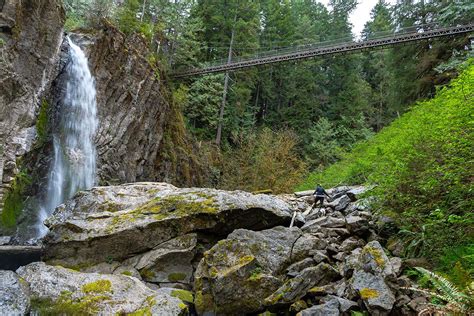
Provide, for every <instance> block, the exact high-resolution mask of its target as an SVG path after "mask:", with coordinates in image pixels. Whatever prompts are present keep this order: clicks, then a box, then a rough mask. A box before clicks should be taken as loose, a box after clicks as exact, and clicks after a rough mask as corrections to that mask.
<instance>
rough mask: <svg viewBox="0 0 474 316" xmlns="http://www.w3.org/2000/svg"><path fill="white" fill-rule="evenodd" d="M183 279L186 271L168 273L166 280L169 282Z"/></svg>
mask: <svg viewBox="0 0 474 316" xmlns="http://www.w3.org/2000/svg"><path fill="white" fill-rule="evenodd" d="M184 279H186V273H179V272H175V273H170V274H168V280H169V281H170V282H179V281H183V280H184Z"/></svg>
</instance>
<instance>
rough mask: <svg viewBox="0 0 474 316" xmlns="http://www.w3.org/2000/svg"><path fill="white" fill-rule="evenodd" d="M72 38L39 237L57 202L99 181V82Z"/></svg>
mask: <svg viewBox="0 0 474 316" xmlns="http://www.w3.org/2000/svg"><path fill="white" fill-rule="evenodd" d="M68 41H69V47H70V49H69V58H70V59H69V62H68V66H67V78H68V79H67V83H66V95H65V98H64V102H63V104H62V108H61V109H60V125H59V128H58V129H57V131H56V132H55V133H54V135H53V145H54V157H53V162H52V165H51V166H50V173H49V178H48V187H47V190H46V198H45V200H44V202H43V205H42V206H41V207H40V211H39V216H38V224H37V232H38V237H43V236H44V235H45V234H46V233H47V231H48V230H47V228H46V226H44V224H43V221H44V220H45V219H46V218H47V217H48V216H49V215H51V213H52V212H53V211H54V209H55V207H56V206H58V205H59V204H61V203H63V202H64V201H65V200H67V199H69V198H71V197H72V196H73V195H74V194H75V193H76V192H77V191H79V190H83V189H90V188H91V187H92V186H94V184H95V175H96V149H95V145H94V142H93V138H94V135H95V132H96V130H97V125H98V119H97V106H96V99H95V97H96V90H95V83H94V78H93V77H92V75H91V73H90V71H89V66H88V64H87V58H86V56H85V54H84V52H83V51H82V50H81V49H80V48H79V47H78V46H77V45H75V44H74V43H73V42H72V41H71V39H69V38H68Z"/></svg>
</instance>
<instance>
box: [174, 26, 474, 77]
mask: <svg viewBox="0 0 474 316" xmlns="http://www.w3.org/2000/svg"><path fill="white" fill-rule="evenodd" d="M407 30H408V31H407ZM407 30H402V31H400V30H399V31H398V32H396V33H391V34H390V35H385V34H384V35H382V36H377V37H372V38H370V39H368V40H363V41H353V40H346V41H340V40H339V41H332V42H319V43H315V44H310V45H301V46H295V47H289V48H285V49H279V50H272V51H268V52H259V53H257V54H255V55H253V56H250V57H240V58H237V59H233V60H231V61H230V62H229V61H227V60H219V61H216V62H214V63H212V64H209V65H207V66H204V67H202V68H192V69H186V70H183V71H177V72H175V73H173V74H172V76H173V77H174V78H183V77H190V76H197V75H203V74H210V73H218V72H226V71H232V70H238V69H243V68H248V67H254V66H258V65H266V64H274V63H279V62H285V61H290V60H300V59H307V58H312V57H316V56H323V55H334V54H341V53H346V52H352V51H361V50H366V49H373V48H377V47H379V48H383V47H388V46H392V45H396V44H403V43H409V42H414V41H420V40H426V39H431V38H437V37H446V36H454V35H460V34H466V33H470V32H473V31H474V23H471V24H467V25H457V26H450V27H437V28H431V29H424V28H420V27H417V28H416V30H413V27H411V28H410V29H407Z"/></svg>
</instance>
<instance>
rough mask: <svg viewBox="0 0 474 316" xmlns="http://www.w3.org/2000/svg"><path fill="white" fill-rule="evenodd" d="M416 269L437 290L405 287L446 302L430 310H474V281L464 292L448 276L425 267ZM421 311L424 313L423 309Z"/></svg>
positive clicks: (469, 311) (455, 312) (453, 311)
mask: <svg viewBox="0 0 474 316" xmlns="http://www.w3.org/2000/svg"><path fill="white" fill-rule="evenodd" d="M415 269H416V270H417V271H418V272H420V273H421V274H422V275H424V276H425V277H427V278H428V279H429V280H430V281H431V283H432V284H433V286H434V288H435V291H428V290H424V289H419V288H413V287H409V288H404V289H407V290H411V291H415V292H419V293H422V294H424V295H427V296H430V297H434V298H437V299H439V300H441V301H443V302H445V303H446V305H441V306H440V305H433V306H432V307H431V308H430V310H433V309H434V310H435V311H438V312H448V313H454V314H457V313H461V314H469V315H470V314H471V313H472V312H474V299H473V296H472V294H473V290H474V282H473V283H471V285H470V286H469V287H468V289H467V290H466V293H463V292H462V291H460V290H459V289H458V288H457V287H456V286H455V285H454V284H452V283H451V282H449V281H448V280H447V279H446V278H444V277H442V276H440V275H438V274H436V273H434V272H431V271H429V270H427V269H425V268H421V267H415ZM421 313H423V311H422V312H421ZM421 313H420V314H421Z"/></svg>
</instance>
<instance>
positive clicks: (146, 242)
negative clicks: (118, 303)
mask: <svg viewBox="0 0 474 316" xmlns="http://www.w3.org/2000/svg"><path fill="white" fill-rule="evenodd" d="M290 220H291V211H290V208H289V206H288V204H286V203H285V202H283V201H282V200H280V199H278V198H275V197H271V196H268V195H261V194H260V195H253V194H250V193H246V192H242V191H233V192H229V191H222V190H214V189H198V188H190V189H179V188H176V187H174V186H172V185H169V184H165V183H135V184H129V185H121V186H111V187H97V188H94V189H92V190H90V191H83V192H80V193H78V194H76V196H75V197H74V198H73V199H72V200H70V201H68V202H67V203H66V204H63V205H62V206H60V207H58V208H57V209H56V211H55V213H54V215H53V216H52V217H51V218H49V219H48V221H47V223H46V224H47V225H48V227H49V228H50V232H49V234H48V235H47V237H46V239H45V246H46V247H45V251H46V254H45V258H46V259H47V260H54V262H57V263H61V264H70V265H77V264H85V263H87V264H95V263H99V262H107V261H111V260H116V261H122V260H124V259H126V258H128V257H130V256H131V255H132V254H133V255H136V254H139V253H144V252H147V251H150V250H155V252H156V253H155V254H153V255H152V254H150V256H151V257H153V258H156V259H157V260H158V257H159V255H158V253H160V252H161V253H162V254H163V252H164V251H165V250H164V248H166V247H164V245H163V247H164V248H163V249H161V250H159V248H160V247H161V246H160V245H161V244H163V243H165V242H167V241H170V240H172V239H173V238H176V237H178V236H183V235H186V234H189V233H192V232H206V233H209V234H215V235H217V236H225V235H226V234H228V233H230V232H232V231H233V230H234V229H236V228H242V227H244V228H249V229H256V230H259V229H264V228H268V227H273V226H275V225H279V224H284V223H287V224H288V223H289V222H290ZM190 247H191V248H192V245H188V246H183V249H182V251H183V252H187V250H185V249H190ZM176 250H177V251H178V252H179V251H180V250H179V247H178V249H176ZM139 261H140V260H139V258H137V264H138V262H139ZM150 264H151V263H150ZM146 266H147V265H145V266H142V265H141V264H138V268H139V269H143V268H145V267H146Z"/></svg>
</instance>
